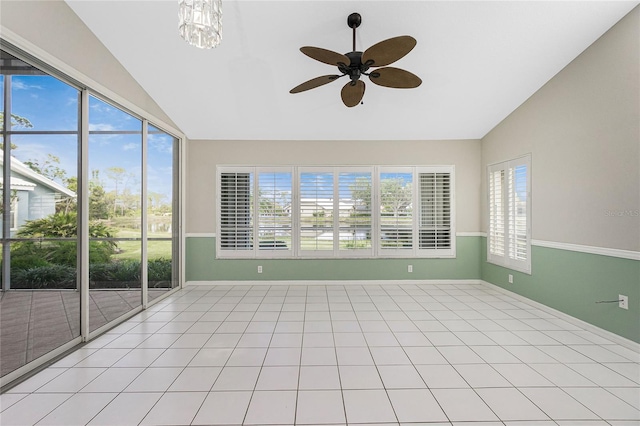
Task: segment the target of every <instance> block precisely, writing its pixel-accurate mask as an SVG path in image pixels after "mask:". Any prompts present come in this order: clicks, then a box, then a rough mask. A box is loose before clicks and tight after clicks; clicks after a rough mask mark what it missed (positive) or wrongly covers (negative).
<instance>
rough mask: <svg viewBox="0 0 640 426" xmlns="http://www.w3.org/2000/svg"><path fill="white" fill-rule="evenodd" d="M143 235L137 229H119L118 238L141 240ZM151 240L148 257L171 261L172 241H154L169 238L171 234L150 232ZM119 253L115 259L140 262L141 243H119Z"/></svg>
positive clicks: (115, 255)
mask: <svg viewBox="0 0 640 426" xmlns="http://www.w3.org/2000/svg"><path fill="white" fill-rule="evenodd" d="M140 236H141V233H140V231H139V230H137V229H122V228H120V229H118V232H117V234H116V238H140ZM147 237H148V238H149V239H150V240H149V241H148V244H147V256H148V258H149V259H158V258H164V259H171V241H153V240H152V239H153V238H168V237H171V234H168V233H166V232H149V233H148V234H147ZM117 244H118V250H119V252H118V253H116V254H114V255H113V259H120V260H124V259H135V260H140V256H141V255H142V242H141V241H118V242H117Z"/></svg>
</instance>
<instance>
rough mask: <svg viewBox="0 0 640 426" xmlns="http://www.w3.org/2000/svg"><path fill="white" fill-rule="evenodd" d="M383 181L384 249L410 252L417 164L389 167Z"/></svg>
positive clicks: (380, 190)
mask: <svg viewBox="0 0 640 426" xmlns="http://www.w3.org/2000/svg"><path fill="white" fill-rule="evenodd" d="M379 182H380V183H379V187H378V194H379V197H378V199H379V202H378V204H379V208H380V216H379V223H380V226H379V242H380V252H381V253H383V254H384V255H394V254H397V255H404V256H407V255H409V254H410V253H407V252H408V251H411V250H412V249H413V229H414V224H413V168H398V169H391V168H389V169H386V168H385V169H383V170H382V171H381V172H380V180H379Z"/></svg>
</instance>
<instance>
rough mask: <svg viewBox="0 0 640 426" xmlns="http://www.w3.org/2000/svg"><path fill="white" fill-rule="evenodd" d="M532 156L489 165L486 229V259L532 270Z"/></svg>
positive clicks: (503, 264)
mask: <svg viewBox="0 0 640 426" xmlns="http://www.w3.org/2000/svg"><path fill="white" fill-rule="evenodd" d="M530 174H531V159H530V157H529V156H526V157H522V158H519V159H516V160H512V161H506V162H504V163H499V164H495V165H492V166H489V168H488V177H489V183H488V189H489V232H488V235H487V260H488V261H490V262H492V263H496V264H498V265H502V266H505V267H507V268H512V269H515V270H518V271H522V272H527V273H530V272H531V226H530V223H531V200H530V198H531V176H530Z"/></svg>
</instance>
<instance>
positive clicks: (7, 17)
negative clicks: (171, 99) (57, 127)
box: [0, 0, 177, 128]
mask: <svg viewBox="0 0 640 426" xmlns="http://www.w3.org/2000/svg"><path fill="white" fill-rule="evenodd" d="M0 24H2V27H3V28H4V29H7V30H9V31H11V32H13V33H15V34H17V35H18V36H19V37H21V38H22V39H24V40H26V41H27V42H28V43H31V44H32V45H34V46H36V47H37V48H39V49H41V50H43V51H45V52H46V53H47V54H49V55H51V56H53V57H55V58H57V59H58V60H60V61H61V62H63V63H64V64H67V65H69V66H70V67H71V68H73V69H74V70H76V71H79V72H80V73H82V74H84V75H85V76H87V77H89V78H90V79H92V80H94V81H95V82H97V83H99V84H100V85H102V86H104V87H106V88H107V89H108V90H110V91H112V92H114V93H115V94H116V95H118V96H120V97H122V98H123V99H125V100H126V101H128V102H130V103H131V104H133V105H135V106H136V107H138V108H140V109H142V110H143V111H145V112H146V113H148V114H151V115H152V116H153V117H155V118H156V119H159V120H161V121H162V122H164V123H165V124H168V125H170V126H173V127H174V128H177V126H176V125H175V124H174V123H173V121H171V119H170V118H169V117H168V116H167V115H166V114H165V113H164V111H163V110H162V109H161V108H160V107H159V106H158V105H157V104H156V102H155V101H154V100H153V99H152V98H151V97H150V96H149V95H148V94H147V92H146V91H145V90H144V89H142V87H140V85H139V84H138V83H137V82H136V81H135V80H134V79H133V77H131V75H130V74H129V72H128V71H127V70H126V69H125V68H124V67H123V66H122V65H121V64H120V62H118V61H117V60H116V59H115V58H114V57H113V55H112V54H111V52H109V51H108V50H107V48H106V47H104V45H103V44H102V43H101V42H100V41H99V40H98V39H97V38H96V37H95V36H94V34H93V33H92V32H91V30H89V29H88V28H87V26H86V25H84V23H83V22H82V20H81V19H80V18H78V16H77V15H76V14H75V13H74V12H73V11H72V10H71V8H69V6H67V4H66V3H65V2H64V1H62V0H49V1H32V0H29V1H26V0H21V1H13V0H11V1H9V0H2V2H1V3H0ZM0 36H1V37H2V38H5V39H7V41H9V42H13V43H14V44H16V43H17V42H18V41H17V40H12V39H11V37H10V36H9V34H8V33H7V32H4V33H0ZM30 53H34V52H30ZM61 71H64V70H61ZM81 82H82V83H85V84H87V82H86V81H81ZM93 89H96V90H99V88H96V87H93ZM105 95H107V96H108V94H105ZM113 100H115V101H117V99H113ZM125 106H126V105H125ZM158 124H160V123H158Z"/></svg>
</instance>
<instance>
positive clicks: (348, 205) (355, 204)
mask: <svg viewBox="0 0 640 426" xmlns="http://www.w3.org/2000/svg"><path fill="white" fill-rule="evenodd" d="M339 170H340V169H339ZM337 174H338V188H337V191H338V197H336V198H337V199H338V212H339V214H338V241H339V250H341V251H346V253H344V252H343V253H342V254H343V255H347V256H348V255H354V256H355V255H357V256H362V255H371V254H372V253H373V251H372V245H371V236H372V235H371V233H372V217H371V206H372V204H371V201H372V199H371V195H372V194H371V186H372V180H371V177H372V176H371V175H372V173H371V169H365V170H362V171H356V170H353V171H351V170H345V171H339V172H337Z"/></svg>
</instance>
